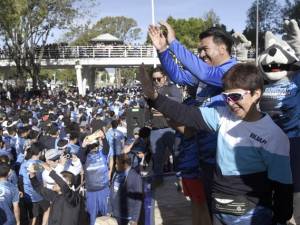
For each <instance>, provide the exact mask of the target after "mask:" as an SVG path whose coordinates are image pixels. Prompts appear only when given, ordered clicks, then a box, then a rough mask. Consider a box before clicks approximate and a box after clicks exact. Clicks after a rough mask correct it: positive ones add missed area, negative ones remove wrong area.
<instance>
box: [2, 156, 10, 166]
mask: <svg viewBox="0 0 300 225" xmlns="http://www.w3.org/2000/svg"><path fill="white" fill-rule="evenodd" d="M0 163H6V164H7V165H9V164H10V160H9V157H8V156H7V155H0Z"/></svg>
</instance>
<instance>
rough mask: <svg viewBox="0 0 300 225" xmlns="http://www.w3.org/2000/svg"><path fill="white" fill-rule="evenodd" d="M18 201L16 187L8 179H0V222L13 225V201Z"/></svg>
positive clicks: (3, 224)
mask: <svg viewBox="0 0 300 225" xmlns="http://www.w3.org/2000/svg"><path fill="white" fill-rule="evenodd" d="M16 202H19V190H18V188H17V187H16V186H15V185H13V184H11V183H10V182H8V181H0V210H1V213H0V224H1V225H15V224H16V219H15V216H14V213H13V203H16Z"/></svg>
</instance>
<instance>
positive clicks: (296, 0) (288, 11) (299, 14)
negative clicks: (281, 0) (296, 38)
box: [282, 0, 300, 24]
mask: <svg viewBox="0 0 300 225" xmlns="http://www.w3.org/2000/svg"><path fill="white" fill-rule="evenodd" d="M285 3H286V4H285V6H284V7H283V10H282V13H283V16H284V18H289V19H296V20H297V21H298V24H299V21H300V0H285Z"/></svg>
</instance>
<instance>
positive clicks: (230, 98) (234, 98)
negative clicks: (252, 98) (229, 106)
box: [222, 91, 250, 103]
mask: <svg viewBox="0 0 300 225" xmlns="http://www.w3.org/2000/svg"><path fill="white" fill-rule="evenodd" d="M249 93H250V91H245V92H244V93H239V92H231V93H225V92H223V93H222V95H223V98H224V100H225V101H226V102H227V103H229V102H233V103H236V102H238V101H240V100H242V99H243V98H244V96H245V95H246V94H249Z"/></svg>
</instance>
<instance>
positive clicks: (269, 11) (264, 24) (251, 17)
mask: <svg viewBox="0 0 300 225" xmlns="http://www.w3.org/2000/svg"><path fill="white" fill-rule="evenodd" d="M258 4H259V5H258V6H259V10H258V14H259V24H258V26H259V49H260V50H263V48H264V34H265V32H266V31H271V32H273V33H281V32H282V22H283V21H282V16H281V5H280V4H279V3H278V1H277V0H259V2H258ZM243 33H244V35H245V36H246V37H247V38H248V40H250V41H251V42H252V44H253V45H255V44H256V1H254V2H253V3H252V5H251V7H250V8H249V9H248V19H247V22H246V28H245V30H244V31H243Z"/></svg>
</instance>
